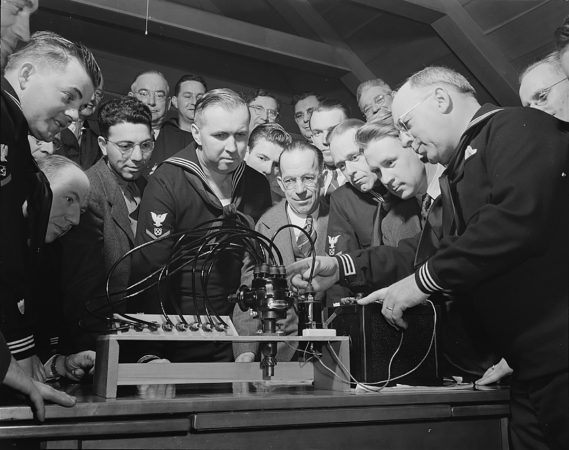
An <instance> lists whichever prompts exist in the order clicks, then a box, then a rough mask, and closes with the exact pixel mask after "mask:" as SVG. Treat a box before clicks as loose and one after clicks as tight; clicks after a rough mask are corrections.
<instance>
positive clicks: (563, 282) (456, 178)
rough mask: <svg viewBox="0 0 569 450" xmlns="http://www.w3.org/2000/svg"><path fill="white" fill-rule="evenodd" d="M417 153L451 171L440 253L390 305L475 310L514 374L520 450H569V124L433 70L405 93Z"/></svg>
mask: <svg viewBox="0 0 569 450" xmlns="http://www.w3.org/2000/svg"><path fill="white" fill-rule="evenodd" d="M392 110H393V116H394V117H395V118H396V123H397V124H398V126H399V127H400V128H401V130H402V132H403V133H404V134H405V135H406V136H408V137H409V138H410V139H412V146H413V148H414V150H415V151H416V152H417V153H418V154H420V155H422V156H423V157H426V158H427V159H428V160H429V161H430V162H433V163H441V164H443V165H445V166H446V167H447V169H446V171H445V173H444V174H443V175H442V176H441V179H440V185H441V192H442V195H441V198H442V203H443V226H442V239H441V244H440V247H439V249H438V250H437V251H436V252H434V253H433V255H432V256H431V257H430V258H429V259H428V260H427V261H426V262H424V263H423V264H422V265H421V266H420V267H419V268H418V269H417V270H416V272H415V274H413V275H411V276H410V277H407V278H404V279H403V280H401V281H399V282H397V283H395V284H393V285H392V286H390V287H388V288H385V289H381V290H379V291H377V292H376V293H374V294H373V295H371V296H370V297H369V298H368V299H366V300H365V301H381V302H382V303H383V308H382V313H383V315H384V316H385V318H386V320H387V321H388V322H390V323H391V324H393V325H394V326H396V327H398V328H404V327H405V326H406V323H405V321H404V319H403V312H404V311H405V310H406V309H407V308H410V307H412V306H415V305H417V304H419V303H421V302H423V301H424V300H425V299H427V298H428V297H429V295H433V294H437V293H445V292H446V293H453V294H456V295H457V298H458V301H463V302H467V304H470V305H472V306H473V308H474V309H475V310H476V312H477V313H478V316H479V318H480V320H481V326H482V327H483V328H484V330H485V331H486V333H488V335H489V336H490V337H491V338H492V340H493V344H494V345H495V348H496V350H497V351H498V352H499V353H500V354H501V355H503V356H504V357H505V359H506V360H507V361H508V363H509V364H510V366H511V367H512V368H513V370H514V376H513V378H512V389H511V404H510V405H511V421H510V439H511V443H512V447H513V448H514V449H528V450H529V449H538V448H539V449H542V448H550V449H563V448H568V447H569V430H568V429H567V423H569V416H568V414H569V398H568V397H569V393H568V389H569V379H568V365H569V362H568V359H569V349H568V343H569V336H568V334H569V323H568V319H569V311H568V305H569V288H568V285H567V273H569V260H568V259H567V248H569V235H568V234H567V230H568V229H569V208H567V198H568V197H569V191H568V182H567V172H568V169H569V164H568V149H569V124H567V123H566V122H562V121H559V120H556V119H554V118H552V117H551V116H549V115H546V114H542V113H540V112H537V111H533V110H532V109H530V108H497V107H495V106H493V105H483V106H480V104H479V103H478V101H477V100H476V97H475V91H474V89H473V88H472V86H471V85H470V83H468V81H467V80H466V79H465V78H464V77H463V76H462V75H460V74H458V73H456V72H454V71H452V70H450V69H446V68H442V67H429V68H426V69H424V70H422V71H420V72H418V73H417V74H415V75H413V76H411V77H410V78H409V79H408V80H407V81H406V83H405V84H404V85H403V86H402V87H401V89H400V90H399V91H398V92H397V94H396V95H395V98H394V101H393V105H392Z"/></svg>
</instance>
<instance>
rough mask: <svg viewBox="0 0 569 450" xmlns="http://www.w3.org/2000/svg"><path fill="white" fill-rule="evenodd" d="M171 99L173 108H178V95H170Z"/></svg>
mask: <svg viewBox="0 0 569 450" xmlns="http://www.w3.org/2000/svg"><path fill="white" fill-rule="evenodd" d="M171 101H172V105H174V108H176V109H178V97H171Z"/></svg>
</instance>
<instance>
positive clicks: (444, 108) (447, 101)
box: [434, 87, 453, 114]
mask: <svg viewBox="0 0 569 450" xmlns="http://www.w3.org/2000/svg"><path fill="white" fill-rule="evenodd" d="M434 97H435V100H436V102H437V109H438V110H439V111H440V112H441V113H442V114H448V113H449V112H451V111H452V106H453V101H452V97H451V96H450V93H449V91H448V90H447V89H445V88H443V87H438V88H436V89H435V93H434Z"/></svg>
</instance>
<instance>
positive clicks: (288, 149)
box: [279, 139, 324, 173]
mask: <svg viewBox="0 0 569 450" xmlns="http://www.w3.org/2000/svg"><path fill="white" fill-rule="evenodd" d="M294 151H302V152H313V153H314V154H315V155H316V159H317V161H318V172H320V173H322V170H323V169H324V156H322V152H321V151H320V150H318V149H317V148H316V147H315V146H314V145H312V144H309V143H308V142H306V141H304V140H300V139H297V140H293V141H292V142H291V143H290V144H289V145H287V146H285V148H284V150H283V152H282V153H281V156H279V169H280V167H281V159H282V157H283V155H284V154H285V153H292V152H294Z"/></svg>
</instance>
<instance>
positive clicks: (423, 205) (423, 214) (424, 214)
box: [421, 194, 433, 226]
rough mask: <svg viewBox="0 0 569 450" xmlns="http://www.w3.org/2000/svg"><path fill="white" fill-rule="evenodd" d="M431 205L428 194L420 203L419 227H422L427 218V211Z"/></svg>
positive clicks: (431, 200)
mask: <svg viewBox="0 0 569 450" xmlns="http://www.w3.org/2000/svg"><path fill="white" fill-rule="evenodd" d="M432 203H433V197H431V196H430V195H429V194H425V195H424V196H423V201H422V202H421V225H422V226H424V225H425V222H426V221H427V217H428V216H429V211H430V209H431V205H432Z"/></svg>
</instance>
